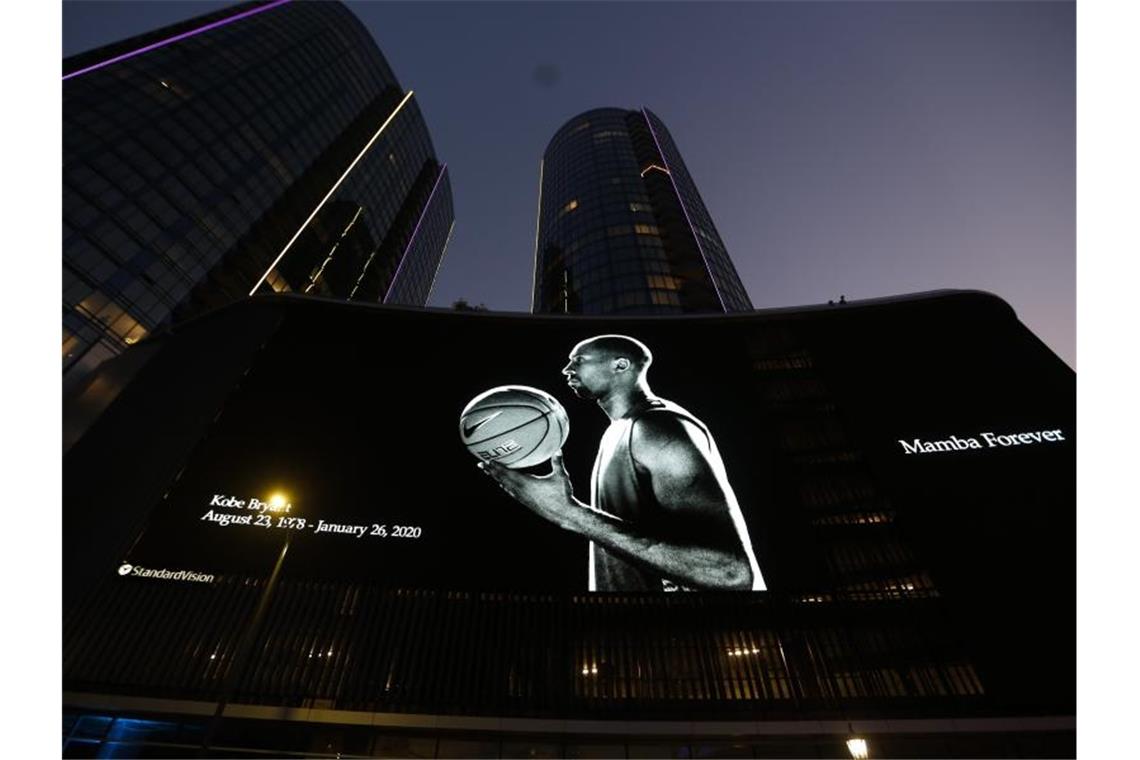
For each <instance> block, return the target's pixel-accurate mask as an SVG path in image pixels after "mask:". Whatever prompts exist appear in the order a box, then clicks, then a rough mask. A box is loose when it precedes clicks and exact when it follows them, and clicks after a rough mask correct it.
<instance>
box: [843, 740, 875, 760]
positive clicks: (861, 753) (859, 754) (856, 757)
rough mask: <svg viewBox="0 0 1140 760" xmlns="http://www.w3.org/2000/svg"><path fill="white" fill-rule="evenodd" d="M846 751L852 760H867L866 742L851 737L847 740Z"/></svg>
mask: <svg viewBox="0 0 1140 760" xmlns="http://www.w3.org/2000/svg"><path fill="white" fill-rule="evenodd" d="M847 751H848V752H850V753H851V758H852V760H867V758H868V757H870V755H868V754H867V740H866V739H861V738H859V737H858V736H853V737H851V738H850V739H848V740H847Z"/></svg>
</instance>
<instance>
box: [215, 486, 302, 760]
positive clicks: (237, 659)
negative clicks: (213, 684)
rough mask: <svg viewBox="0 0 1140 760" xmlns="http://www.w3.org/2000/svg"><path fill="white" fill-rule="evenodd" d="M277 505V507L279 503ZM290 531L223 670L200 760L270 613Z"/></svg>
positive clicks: (275, 501)
mask: <svg viewBox="0 0 1140 760" xmlns="http://www.w3.org/2000/svg"><path fill="white" fill-rule="evenodd" d="M284 501H285V500H284V497H282V496H280V495H279V494H275V495H274V496H273V497H271V498H270V500H269V503H270V504H272V505H274V506H280V505H281V504H284ZM279 502H280V503H279ZM293 530H294V529H293V528H291V527H290V528H286V529H285V541H284V542H283V543H282V544H281V551H280V552H279V553H278V554H277V562H276V563H275V564H274V565H273V572H272V573H270V575H269V581H268V582H266V584H265V588H264V589H262V591H261V596H260V597H259V598H258V600H257V607H256V608H254V610H253V616H252V617H251V618H250V619H249V623H248V624H247V625H246V627H245V630H244V631H243V632H242V637H241V640H240V641H239V642H238V645H237V648H236V649H235V650H234V657H233V660H232V661H231V662H230V667H229V668H228V669H227V670H226V675H225V678H223V679H222V688H221V692H220V693H219V695H218V705H217V707H216V708H215V709H214V716H213V718H211V719H210V725H209V728H208V729H207V730H206V735H205V737H203V739H202V746H201V747H200V748H199V750H198V756H199V757H209V755H208V754H207V753H208V751H209V749H210V744H211V742H213V740H214V734H215V733H217V730H218V726H219V725H221V722H222V714H223V713H224V712H225V711H226V705H227V704H228V703H229V701H230V699H231V698H232V697H233V691H234V688H235V687H236V686H237V684H238V681H239V679H240V677H241V676H242V675H244V671H245V669H246V667H247V666H248V663H247V662H246V660H247V658H248V657H249V652H250V650H251V649H252V648H253V642H254V639H256V638H257V631H258V629H259V628H261V624H262V622H263V621H264V619H265V613H266V611H267V610H268V609H269V602H270V600H271V599H272V598H273V592H274V591H275V590H276V588H277V581H278V579H279V578H280V577H281V568H282V566H284V564H285V555H286V554H288V553H289V545H290V543H291V542H292V540H293Z"/></svg>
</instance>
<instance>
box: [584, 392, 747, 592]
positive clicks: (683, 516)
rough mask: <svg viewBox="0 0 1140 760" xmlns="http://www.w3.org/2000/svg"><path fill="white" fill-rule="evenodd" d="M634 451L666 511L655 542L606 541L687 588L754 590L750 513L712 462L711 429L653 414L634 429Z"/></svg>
mask: <svg viewBox="0 0 1140 760" xmlns="http://www.w3.org/2000/svg"><path fill="white" fill-rule="evenodd" d="M632 434H633V440H632V442H631V444H632V445H631V452H632V454H633V458H634V461H635V462H636V464H637V466H638V468H639V470H640V471H641V472H642V473H644V474H647V475H648V476H649V482H650V485H651V487H652V489H653V495H654V497H655V498H656V501H657V503H658V504H659V505H660V506H661V508H662V514H661V515H660V517H659V518H658V519H657V520H656V521H655V523H654V524H652V525H647V526H644V529H651V530H652V535H648V536H646V537H645V538H646V539H648V544H649V545H648V547H647V548H645V549H644V550H642V551H639V552H635V551H631V549H632V548H633V547H628V548H627V547H625V546H623V543H625V542H624V541H623V540H622V538H621V537H620V536H619V537H617V538H615V540H614V541H612V542H607V541H606V540H605V539H604V538H603V539H600V540H599V539H596V540H599V541H600V543H602V544H604V545H606V546H608V547H609V548H612V549H615V550H617V551H618V552H620V553H622V554H626V555H627V556H629V557H630V558H631V559H633V560H634V561H635V562H640V563H641V564H645V565H649V566H650V567H651V568H653V569H654V570H656V571H657V572H659V573H660V574H662V575H665V576H668V577H670V578H673V579H675V580H677V581H679V582H681V583H683V584H685V585H695V586H700V587H703V588H730V589H750V588H752V581H753V577H752V574H753V573H752V566H751V564H750V561H749V555H748V553H747V550H746V548H745V546H744V539H743V538H742V536H743V533H744V531H746V529H744V528H743V517H742V516H741V515H740V514H739V510H738V509H736V508H735V506H734V505H735V501H734V500H732V499H730V498H729V495H728V493H726V491H725V489H726V488H727V487H728V486H727V483H725V482H724V479H723V475H718V474H717V472H716V471H715V470H714V466H713V463H712V461H711V459H710V453H709V452H710V447H709V441H708V440H707V438H706V436H705V433H704V432H703V431H702V430H701V429H700V428H699V427H698V426H696V425H694V424H693V423H692V422H689V421H687V420H685V419H683V418H681V417H677V416H675V415H672V414H652V413H651V414H647V415H645V416H643V417H641V418H640V419H639V420H638V421H637V423H636V424H635V425H634V428H633V433H632Z"/></svg>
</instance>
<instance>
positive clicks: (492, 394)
mask: <svg viewBox="0 0 1140 760" xmlns="http://www.w3.org/2000/svg"><path fill="white" fill-rule="evenodd" d="M568 435H570V420H569V418H568V417H567V416H566V410H565V409H563V408H562V404H560V403H558V399H556V398H554V396H551V395H550V394H549V393H546V392H545V391H540V390H538V389H537V388H528V387H527V386H525V385H502V386H499V387H498V388H492V389H491V390H489V391H486V392H484V393H480V394H479V395H478V396H476V397H475V398H473V399H471V402H470V403H469V404H467V406H466V407H464V409H463V413H462V414H460V415H459V437H460V438H461V439H462V440H463V445H464V446H466V447H467V450H468V451H470V452H471V453H472V454H474V455H475V457H476V458H477V459H479V460H480V461H486V462H489V461H495V462H499V463H500V464H502V465H505V466H506V467H510V468H511V469H521V468H523V467H533V466H534V465H536V464H541V463H542V462H545V461H546V460H548V459H550V458H551V457H552V456H554V455H555V454H556V453H558V450H559V449H560V448H562V444H564V443H565V442H566V436H568Z"/></svg>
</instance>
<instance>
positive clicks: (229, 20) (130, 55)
mask: <svg viewBox="0 0 1140 760" xmlns="http://www.w3.org/2000/svg"><path fill="white" fill-rule="evenodd" d="M287 2H289V0H273V2H271V3H268V4H267V5H262V6H260V7H257V8H251V9H249V10H248V11H242V12H241V13H238V14H236V15H234V16H230V17H229V18H223V19H219V20H218V21H214V22H212V23H209V24H206V25H205V26H200V27H198V28H197V29H191V30H190V31H188V32H183V33H182V34H176V35H174V36H173V37H167V38H166V39H164V40H159V41H158V42H155V43H152V44H150V45H147V46H145V47H141V48H139V49H138V50H132V51H131V52H129V53H123V54H122V55H117V56H115V57H114V58H108V59H107V60H106V61H102V62H100V63H96V64H92V65H91V66H87V67H86V68H82V69H80V70H79V71H73V72H71V73H70V74H64V75H63V81H65V82H66V81H67V80H68V79H71V78H72V77H77V76H79V75H80V74H86V73H88V72H91V71H95V70H96V69H101V68H103V67H104V66H110V65H111V64H112V63H119V62H120V61H125V60H127V59H128V58H134V57H135V56H136V55H142V54H143V53H149V52H150V51H152V50H157V49H158V48H160V47H165V46H167V45H170V44H171V43H174V42H178V41H179V40H184V39H187V38H188V37H193V36H194V35H196V34H201V33H202V32H208V31H210V30H211V29H217V28H218V27H220V26H225V25H226V24H230V23H233V22H234V21H240V20H241V19H243V18H249V17H250V16H253V15H256V14H258V13H264V12H265V11H267V10H270V9H272V8H276V7H277V6H279V5H284V4H285V3H287Z"/></svg>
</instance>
